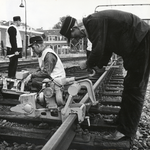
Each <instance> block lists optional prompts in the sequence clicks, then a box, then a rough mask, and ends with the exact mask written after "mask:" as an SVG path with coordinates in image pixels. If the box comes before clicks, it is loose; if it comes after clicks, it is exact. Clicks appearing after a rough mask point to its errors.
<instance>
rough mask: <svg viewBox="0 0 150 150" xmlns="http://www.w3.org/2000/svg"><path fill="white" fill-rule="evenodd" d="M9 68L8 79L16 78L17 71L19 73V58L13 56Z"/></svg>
mask: <svg viewBox="0 0 150 150" xmlns="http://www.w3.org/2000/svg"><path fill="white" fill-rule="evenodd" d="M9 60H10V61H9V66H8V77H9V78H15V76H16V71H17V65H18V57H17V56H13V57H11V58H10V59H9Z"/></svg>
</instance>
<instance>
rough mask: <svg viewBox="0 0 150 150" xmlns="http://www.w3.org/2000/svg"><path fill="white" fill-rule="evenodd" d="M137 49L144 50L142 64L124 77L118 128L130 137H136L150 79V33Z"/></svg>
mask: <svg viewBox="0 0 150 150" xmlns="http://www.w3.org/2000/svg"><path fill="white" fill-rule="evenodd" d="M136 51H137V53H138V52H139V51H140V52H142V55H143V56H142V58H143V59H142V60H139V61H140V65H139V66H138V68H137V69H136V70H127V75H126V77H125V79H124V91H123V94H122V103H121V110H120V112H119V115H118V120H117V121H118V122H117V123H118V127H117V130H118V131H120V132H121V133H123V134H124V135H126V136H129V137H134V136H135V134H136V131H137V128H138V123H139V121H140V117H141V113H142V109H143V104H144V98H145V94H146V89H147V84H148V80H149V74H150V33H148V34H147V36H146V37H145V38H144V39H143V41H142V42H141V44H140V45H139V47H138V48H137V49H136ZM138 55H139V54H138ZM139 56H140V55H139Z"/></svg>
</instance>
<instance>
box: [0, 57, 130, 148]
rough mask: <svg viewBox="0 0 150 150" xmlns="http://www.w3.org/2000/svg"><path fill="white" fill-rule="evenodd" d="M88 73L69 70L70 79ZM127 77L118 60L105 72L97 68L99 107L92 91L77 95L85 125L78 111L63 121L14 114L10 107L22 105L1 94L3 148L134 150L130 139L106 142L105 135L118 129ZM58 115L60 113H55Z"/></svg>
mask: <svg viewBox="0 0 150 150" xmlns="http://www.w3.org/2000/svg"><path fill="white" fill-rule="evenodd" d="M87 73H88V72H87V71H85V70H84V71H83V70H80V68H79V67H78V66H75V67H70V68H66V74H67V77H68V78H69V77H74V76H75V77H76V78H80V77H81V76H82V77H83V76H85V75H87ZM124 75H125V71H124V69H123V67H122V61H121V60H118V61H116V62H115V61H114V62H113V63H112V64H110V65H109V66H107V67H106V68H105V70H104V69H101V70H100V69H97V68H96V74H95V75H94V76H92V77H88V79H89V80H90V81H91V82H92V84H93V90H94V93H95V97H96V101H97V103H96V105H92V102H91V100H90V96H89V94H88V89H87V88H86V87H84V86H83V87H82V88H81V89H80V90H79V91H78V93H77V94H76V95H75V96H73V102H74V103H75V104H76V103H77V104H85V106H86V114H85V119H84V121H83V122H81V123H79V121H78V118H79V116H78V114H77V113H75V112H73V113H70V114H69V115H68V117H67V118H66V119H65V120H64V121H63V122H62V121H61V120H59V119H49V118H40V117H39V116H38V117H33V116H28V115H25V114H20V113H17V112H12V111H10V108H11V107H13V106H15V105H17V104H19V103H20V102H19V101H18V98H16V97H12V96H10V97H6V98H5V97H4V96H3V95H1V99H0V141H1V145H0V147H4V148H9V147H10V148H16V149H18V150H22V149H30V150H34V149H35V150H37V149H39V150H132V147H133V143H132V141H130V140H129V139H122V140H120V141H117V142H113V141H106V140H104V139H103V136H104V135H105V134H108V133H111V132H113V131H114V130H115V128H116V124H115V119H116V117H117V114H118V112H119V110H120V102H121V94H122V90H123V78H124ZM82 79H83V80H84V77H83V78H81V80H82ZM77 82H78V81H77ZM65 92H66V93H67V91H65ZM68 97H69V96H68V93H67V94H64V99H67V100H68V99H69V98H68ZM70 105H71V104H70ZM55 115H56V116H57V115H58V114H57V112H55V111H54V112H53V116H55Z"/></svg>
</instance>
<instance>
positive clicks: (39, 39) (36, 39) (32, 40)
mask: <svg viewBox="0 0 150 150" xmlns="http://www.w3.org/2000/svg"><path fill="white" fill-rule="evenodd" d="M35 43H43V38H42V37H41V36H34V37H31V38H30V45H29V46H28V47H32V45H33V44H35Z"/></svg>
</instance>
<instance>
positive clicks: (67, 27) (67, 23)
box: [60, 16, 76, 41]
mask: <svg viewBox="0 0 150 150" xmlns="http://www.w3.org/2000/svg"><path fill="white" fill-rule="evenodd" d="M75 22H76V19H75V18H73V17H70V16H67V17H66V18H65V20H64V22H63V24H62V27H61V29H60V34H61V35H63V36H65V37H66V38H67V39H68V41H70V36H71V29H72V27H73V26H74V25H75Z"/></svg>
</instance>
